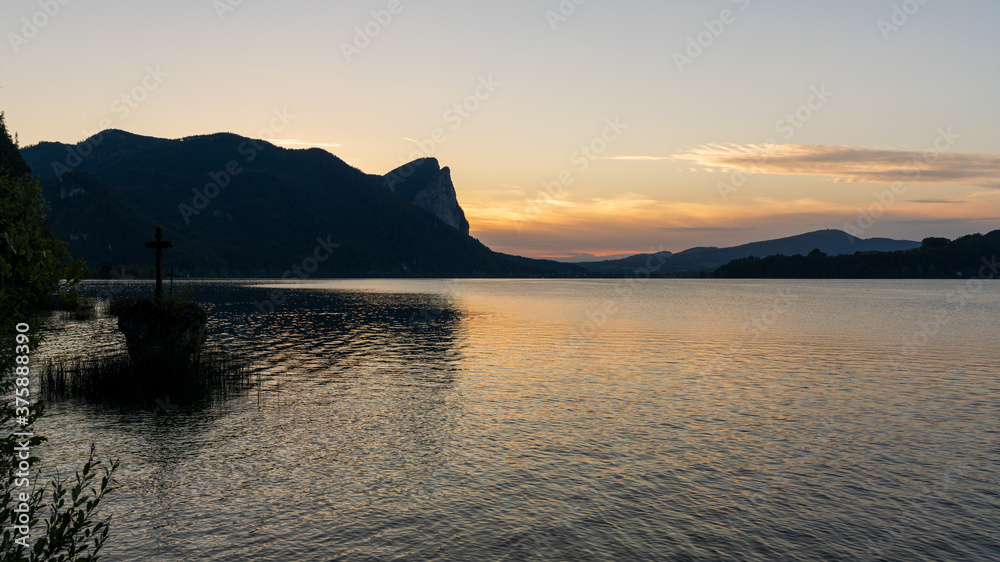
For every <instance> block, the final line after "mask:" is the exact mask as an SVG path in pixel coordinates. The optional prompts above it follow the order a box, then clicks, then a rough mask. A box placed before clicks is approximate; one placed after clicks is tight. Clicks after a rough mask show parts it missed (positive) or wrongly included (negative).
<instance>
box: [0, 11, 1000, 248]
mask: <svg viewBox="0 0 1000 562" xmlns="http://www.w3.org/2000/svg"><path fill="white" fill-rule="evenodd" d="M46 10H48V13H47V12H46ZM32 22H33V23H32ZM998 22H1000V3H998V2H996V1H995V0H963V1H953V2H945V1H943V0H923V1H918V0H906V1H902V0H839V1H837V2H812V1H805V2H804V1H801V0H798V1H792V0H713V1H704V0H701V1H670V2H664V1H652V0H623V1H617V2H611V1H607V0H606V1H600V0H562V1H561V2H560V0H506V1H503V2H499V1H497V2H484V1H470V0H464V1H459V0H425V1H420V0H373V1H363V2H362V1H358V2H317V1H310V2H307V1H304V0H290V1H289V0H286V1H283V2H276V1H265V0H242V1H241V0H215V1H213V0H172V1H170V2H166V1H163V2H135V1H125V0H5V2H4V8H3V13H2V17H0V29H2V31H3V34H4V38H5V40H4V45H5V46H4V50H3V51H2V57H0V77H2V78H0V109H2V110H3V111H5V112H6V116H7V117H6V118H7V124H8V127H9V128H10V129H11V130H12V131H16V132H17V133H18V135H19V138H20V142H21V145H22V146H26V145H30V144H34V143H37V142H39V141H42V140H48V141H63V142H77V141H80V140H82V139H84V138H85V137H87V136H89V135H90V134H93V133H94V132H96V131H98V130H100V129H102V128H105V127H106V126H107V127H113V128H118V129H124V130H126V131H130V132H133V133H138V134H143V135H151V136H158V137H166V138H180V137H185V136H191V135H196V134H207V133H213V132H219V131H229V132H233V133H238V134H241V135H246V136H250V137H264V138H270V137H272V134H271V133H272V131H268V130H267V129H268V128H269V127H271V126H272V125H273V124H275V123H280V122H279V121H274V120H273V119H272V118H273V117H274V115H275V112H276V111H277V112H279V113H280V112H284V113H285V114H287V115H290V116H294V117H292V118H290V119H289V121H290V123H289V124H288V125H282V126H281V127H276V128H275V130H273V138H274V139H275V142H276V143H277V144H281V145H282V146H285V147H288V148H303V147H308V146H318V147H321V148H325V149H327V150H329V151H331V152H333V153H334V154H336V155H337V156H339V157H341V158H343V159H344V160H346V161H347V162H348V163H350V164H352V165H354V166H356V167H358V168H360V169H362V170H364V171H366V172H370V173H385V172H388V171H389V170H391V169H393V168H395V167H396V166H398V165H399V164H400V163H402V162H404V161H407V160H410V159H412V158H414V157H418V156H434V157H436V158H438V159H439V160H440V161H441V163H442V165H445V166H449V167H451V169H452V172H453V178H454V180H455V184H456V188H457V190H458V197H459V201H460V203H461V204H462V206H463V208H464V209H465V211H466V214H467V215H468V218H469V222H470V223H471V225H472V234H473V236H476V237H477V238H479V239H480V240H481V241H482V242H484V243H485V244H487V245H488V246H490V247H491V248H493V249H495V250H499V251H504V252H510V253H519V254H522V255H529V256H551V257H569V256H575V255H579V254H593V255H612V254H621V253H636V252H643V251H647V250H648V249H650V248H654V249H660V248H663V249H666V250H673V251H678V250H683V249H685V248H688V247H691V246H695V245H718V246H728V245H736V244H740V243H745V242H751V241H756V240H763V239H768V238H775V237H780V236H786V235H792V234H798V233H801V232H806V231H810V230H816V229H822V228H845V225H851V226H853V227H854V228H855V229H857V230H856V231H855V233H856V234H859V235H861V236H862V237H865V238H868V237H873V236H885V237H893V238H909V239H920V238H923V237H926V236H946V237H949V238H954V237H956V236H959V235H962V234H967V233H971V232H985V231H988V230H994V229H997V228H1000V109H998V107H997V104H998V100H1000V33H997V31H996V26H997V23H998ZM123 96H124V98H123ZM278 129H280V130H278ZM860 210H865V211H866V212H867V213H870V214H869V215H867V216H865V217H860V218H859V211H860Z"/></svg>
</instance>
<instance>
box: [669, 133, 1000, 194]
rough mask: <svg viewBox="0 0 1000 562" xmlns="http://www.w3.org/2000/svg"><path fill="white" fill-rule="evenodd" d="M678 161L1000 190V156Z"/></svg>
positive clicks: (837, 152)
mask: <svg viewBox="0 0 1000 562" xmlns="http://www.w3.org/2000/svg"><path fill="white" fill-rule="evenodd" d="M673 158H675V159H677V160H684V161H689V162H695V163H697V164H698V165H701V166H706V167H712V168H716V169H718V170H720V171H726V172H731V171H735V170H741V171H744V172H747V173H755V174H777V175H808V176H826V177H829V178H833V179H834V181H847V182H874V183H893V182H897V181H898V182H906V183H910V182H913V183H966V184H974V185H980V186H983V187H989V188H994V189H998V188H1000V153H996V152H983V153H938V152H929V153H925V152H922V151H919V150H896V149H889V148H866V147H850V146H829V145H801V144H785V145H775V146H771V147H767V146H763V145H753V144H750V145H718V144H712V145H706V146H701V147H697V148H695V149H692V150H690V151H688V152H684V153H681V154H676V155H674V157H673Z"/></svg>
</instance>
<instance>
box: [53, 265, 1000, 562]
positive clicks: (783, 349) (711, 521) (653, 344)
mask: <svg viewBox="0 0 1000 562" xmlns="http://www.w3.org/2000/svg"><path fill="white" fill-rule="evenodd" d="M178 285H181V284H180V283H178ZM183 285H186V286H190V287H191V288H193V289H194V290H195V294H194V298H195V300H198V301H200V302H202V303H204V305H205V306H206V308H207V309H208V310H209V315H210V318H211V322H210V330H209V339H210V341H214V342H217V343H219V344H225V345H228V346H231V347H233V348H238V349H242V350H244V351H245V352H246V353H247V354H249V355H251V356H252V357H253V358H254V359H255V360H256V362H257V366H258V370H257V377H258V379H259V385H258V388H257V389H256V390H254V391H252V392H251V393H250V395H248V396H246V397H245V398H238V399H230V400H228V401H226V402H223V403H221V404H215V405H212V406H202V407H197V406H193V407H175V406H174V405H172V404H171V403H170V401H169V397H163V400H162V401H161V402H162V403H163V404H164V405H165V406H166V408H165V409H163V408H158V409H157V410H156V411H153V410H142V409H122V408H109V407H101V406H99V405H93V404H86V403H82V402H74V401H64V402H58V403H55V404H52V405H50V409H49V413H48V415H47V416H46V417H45V418H43V420H42V421H41V422H40V424H39V427H38V429H39V430H40V433H43V434H44V435H47V436H48V437H49V438H50V441H49V442H48V443H46V444H45V445H44V446H43V447H40V448H39V449H38V450H37V454H38V455H39V456H40V457H41V458H42V461H43V463H44V466H45V467H47V469H49V470H52V469H54V468H56V467H62V469H63V470H64V471H65V470H67V469H71V468H79V467H80V466H81V465H82V460H83V459H85V458H86V454H87V451H88V449H89V446H90V443H96V444H97V447H98V452H99V454H100V455H102V456H103V457H105V458H107V457H120V458H121V460H122V466H121V470H120V473H119V474H118V477H117V479H118V481H119V482H120V488H119V489H118V490H117V491H116V492H114V493H113V495H111V496H109V498H108V500H107V502H108V503H107V505H106V507H105V509H106V513H110V514H113V516H114V518H113V520H112V532H111V538H110V540H109V541H108V543H107V546H106V548H105V551H104V558H103V559H105V560H141V559H146V560H158V561H159V560H476V561H485V560H871V561H874V560H907V561H909V560H1000V382H998V373H1000V362H998V347H997V341H998V335H1000V334H998V322H997V321H998V319H1000V282H994V281H986V282H984V283H971V284H967V283H966V282H959V281H822V282H817V281H725V280H646V281H635V282H632V283H626V282H624V281H621V280H586V281H562V280H539V281H506V280H505V281H493V280H486V281H484V280H474V281H473V280H460V281H430V280H428V281H373V280H358V281H351V280H338V281H314V282H312V281H311V282H302V283H297V284H292V283H282V282H273V283H266V282H260V281H245V282H238V281H226V282H208V281H199V282H192V283H183ZM84 292H85V293H86V294H89V295H94V296H101V295H105V296H118V295H122V294H133V293H137V292H142V293H146V292H151V291H150V285H149V284H148V283H143V284H127V283H111V282H103V283H102V282H88V283H87V284H86V286H85V290H84ZM254 303H257V305H258V306H255V304H254ZM260 310H263V311H265V312H267V314H263V313H260V314H257V315H253V313H254V312H258V311H260ZM47 338H48V339H47V341H46V343H45V344H44V347H43V350H42V354H44V355H47V356H50V357H65V356H79V355H86V354H96V353H101V352H103V351H107V350H111V349H122V348H123V347H124V339H123V338H122V337H121V335H120V334H119V333H118V332H117V329H116V327H115V321H114V320H113V319H110V318H106V317H105V318H99V319H97V320H92V321H85V322H84V321H68V322H60V323H57V324H55V325H53V326H52V327H50V329H49V331H48V335H47ZM36 361H38V362H40V361H39V360H38V359H36Z"/></svg>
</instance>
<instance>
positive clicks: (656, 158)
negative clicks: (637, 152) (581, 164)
mask: <svg viewBox="0 0 1000 562" xmlns="http://www.w3.org/2000/svg"><path fill="white" fill-rule="evenodd" d="M600 159H601V160H631V161H637V162H658V161H660V160H674V157H673V156H603V157H601V158H600Z"/></svg>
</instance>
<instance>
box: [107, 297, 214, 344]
mask: <svg viewBox="0 0 1000 562" xmlns="http://www.w3.org/2000/svg"><path fill="white" fill-rule="evenodd" d="M207 324H208V315H207V314H206V313H205V309H203V308H202V307H201V306H200V305H199V304H198V303H194V302H186V303H178V302H176V301H169V300H156V299H143V300H140V301H138V302H136V303H135V304H134V305H132V306H131V307H129V308H128V309H126V310H125V311H123V312H122V313H121V314H119V315H118V329H119V330H121V331H122V333H123V334H124V335H125V344H126V346H127V347H128V352H129V355H130V356H131V357H132V358H133V359H136V358H139V357H150V356H159V355H166V356H173V355H190V354H193V353H197V352H198V351H199V350H200V349H201V345H202V344H203V343H204V342H205V337H206V335H207V333H208V330H207Z"/></svg>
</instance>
